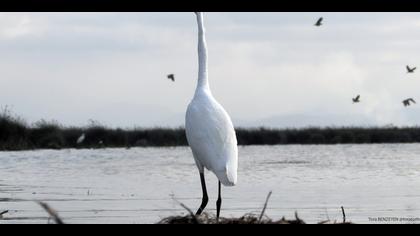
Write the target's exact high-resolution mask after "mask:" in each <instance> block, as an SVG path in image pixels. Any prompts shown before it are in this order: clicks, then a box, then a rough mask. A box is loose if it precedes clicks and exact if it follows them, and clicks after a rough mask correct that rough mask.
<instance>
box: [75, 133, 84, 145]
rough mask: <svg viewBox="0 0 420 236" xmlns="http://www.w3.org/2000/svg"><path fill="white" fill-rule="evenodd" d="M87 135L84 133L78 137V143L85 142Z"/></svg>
mask: <svg viewBox="0 0 420 236" xmlns="http://www.w3.org/2000/svg"><path fill="white" fill-rule="evenodd" d="M85 138H86V135H85V134H84V133H83V134H82V135H81V136H80V137H79V138H78V139H77V144H81V143H83V141H85Z"/></svg>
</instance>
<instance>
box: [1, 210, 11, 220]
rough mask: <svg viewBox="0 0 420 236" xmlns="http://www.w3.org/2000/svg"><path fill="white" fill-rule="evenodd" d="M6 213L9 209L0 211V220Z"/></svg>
mask: <svg viewBox="0 0 420 236" xmlns="http://www.w3.org/2000/svg"><path fill="white" fill-rule="evenodd" d="M6 213H9V211H8V210H6V211H3V212H1V213H0V220H1V219H3V215H4V214H6Z"/></svg>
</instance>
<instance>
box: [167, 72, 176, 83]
mask: <svg viewBox="0 0 420 236" xmlns="http://www.w3.org/2000/svg"><path fill="white" fill-rule="evenodd" d="M168 79H170V80H172V82H175V75H174V74H169V75H168Z"/></svg>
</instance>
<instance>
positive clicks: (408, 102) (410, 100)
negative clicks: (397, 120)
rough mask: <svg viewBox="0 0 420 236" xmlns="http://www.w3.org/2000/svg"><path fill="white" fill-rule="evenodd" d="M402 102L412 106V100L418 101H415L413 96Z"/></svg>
mask: <svg viewBox="0 0 420 236" xmlns="http://www.w3.org/2000/svg"><path fill="white" fill-rule="evenodd" d="M402 102H403V104H404V106H405V107H406V106H410V105H411V104H410V102H413V103H416V101H414V99H412V98H408V99H405V100H403V101H402Z"/></svg>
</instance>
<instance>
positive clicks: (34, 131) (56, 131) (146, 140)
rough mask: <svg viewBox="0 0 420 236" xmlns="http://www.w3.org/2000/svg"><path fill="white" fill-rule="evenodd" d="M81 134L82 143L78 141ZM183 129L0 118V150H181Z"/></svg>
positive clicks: (268, 133) (296, 134)
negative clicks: (175, 148)
mask: <svg viewBox="0 0 420 236" xmlns="http://www.w3.org/2000/svg"><path fill="white" fill-rule="evenodd" d="M83 133H84V134H85V137H86V138H85V140H84V141H83V142H82V143H81V144H77V139H78V138H79V137H80V136H81V135H82V134H83ZM236 133H237V138H238V144H239V145H276V144H348V143H360V144H361V143H414V142H420V127H407V128H397V127H372V128H358V127H343V128H335V127H333V128H302V129H268V128H255V129H245V128H237V129H236ZM186 145H188V143H187V140H186V136H185V130H184V129H183V128H177V129H170V128H150V129H143V128H133V129H118V128H117V129H114V128H108V127H105V126H103V125H101V124H99V123H97V122H91V124H90V125H87V126H86V127H64V126H62V125H60V124H59V123H58V122H47V121H43V120H42V121H39V122H36V123H35V124H32V125H27V124H26V123H25V122H24V121H23V120H22V119H20V118H18V117H15V116H12V115H10V113H8V112H3V113H0V150H3V151H4V150H28V149H61V148H101V147H146V146H155V147H158V146H186Z"/></svg>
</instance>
